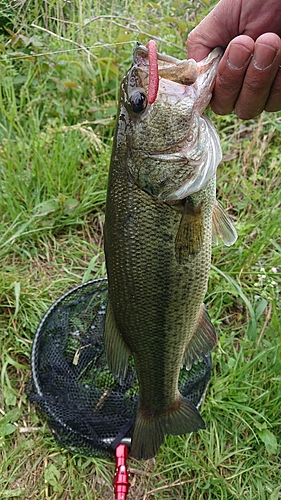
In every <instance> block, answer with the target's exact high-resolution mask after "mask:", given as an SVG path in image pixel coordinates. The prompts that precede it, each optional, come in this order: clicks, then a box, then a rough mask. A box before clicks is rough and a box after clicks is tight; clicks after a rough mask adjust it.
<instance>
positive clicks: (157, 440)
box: [131, 394, 205, 460]
mask: <svg viewBox="0 0 281 500" xmlns="http://www.w3.org/2000/svg"><path fill="white" fill-rule="evenodd" d="M199 429H205V424H204V421H203V419H202V417H201V415H200V413H199V411H198V410H197V409H196V407H195V406H194V405H193V404H192V403H190V402H189V401H188V400H187V399H185V398H183V397H182V396H181V395H180V394H179V397H178V399H177V400H176V401H175V404H174V405H173V407H172V408H170V409H169V410H167V411H165V413H161V414H160V415H159V414H158V415H154V414H151V415H149V414H148V412H145V411H142V409H141V408H138V412H137V416H136V421H135V426H134V432H133V438H132V447H131V455H132V456H133V457H135V458H137V459H138V460H141V459H145V460H146V459H148V458H152V457H154V456H155V455H156V453H157V451H158V449H159V448H160V446H161V444H162V443H163V441H164V435H165V434H174V435H179V434H187V433H189V432H197V431H198V430H199Z"/></svg>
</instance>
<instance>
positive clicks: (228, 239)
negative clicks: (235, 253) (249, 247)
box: [212, 201, 238, 247]
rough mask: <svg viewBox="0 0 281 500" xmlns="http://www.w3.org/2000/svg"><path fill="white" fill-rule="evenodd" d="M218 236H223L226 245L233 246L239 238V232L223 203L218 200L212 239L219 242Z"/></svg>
mask: <svg viewBox="0 0 281 500" xmlns="http://www.w3.org/2000/svg"><path fill="white" fill-rule="evenodd" d="M218 236H220V237H221V239H222V240H223V242H224V244H225V245H226V246H228V247H229V246H231V245H233V243H235V241H236V240H237V237H238V236H237V232H236V229H235V227H234V226H233V224H232V221H231V219H230V217H229V216H228V215H227V213H226V212H225V210H224V209H223V207H222V206H221V204H220V203H219V202H218V201H216V202H215V205H214V209H213V226H212V239H213V243H214V244H215V245H217V244H218Z"/></svg>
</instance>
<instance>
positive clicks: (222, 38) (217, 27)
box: [187, 0, 240, 61]
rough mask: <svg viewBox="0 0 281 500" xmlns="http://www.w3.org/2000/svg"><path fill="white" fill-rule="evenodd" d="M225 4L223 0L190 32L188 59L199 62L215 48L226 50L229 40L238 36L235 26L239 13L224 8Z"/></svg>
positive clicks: (233, 9)
mask: <svg viewBox="0 0 281 500" xmlns="http://www.w3.org/2000/svg"><path fill="white" fill-rule="evenodd" d="M239 3H240V2H237V4H239ZM226 4H227V2H226V1H225V0H221V2H219V3H218V4H217V5H216V7H215V8H214V9H213V10H212V11H211V12H210V14H208V15H207V16H206V17H205V19H203V20H202V21H201V22H200V23H199V24H198V26H196V28H194V29H193V30H192V31H191V33H190V34H189V36H188V40H187V50H188V57H189V58H193V59H195V60H196V61H200V60H202V59H204V57H206V56H207V55H208V54H209V53H210V52H211V50H212V49H214V48H215V47H223V48H226V47H227V45H228V43H229V42H230V40H232V38H234V37H235V36H236V35H238V33H236V30H235V26H236V27H237V25H238V19H237V16H238V17H239V13H238V12H235V10H236V9H235V7H233V8H232V9H231V10H230V9H229V8H226ZM234 6H235V4H234ZM235 18H236V19H235Z"/></svg>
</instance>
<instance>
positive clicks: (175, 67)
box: [105, 45, 237, 459]
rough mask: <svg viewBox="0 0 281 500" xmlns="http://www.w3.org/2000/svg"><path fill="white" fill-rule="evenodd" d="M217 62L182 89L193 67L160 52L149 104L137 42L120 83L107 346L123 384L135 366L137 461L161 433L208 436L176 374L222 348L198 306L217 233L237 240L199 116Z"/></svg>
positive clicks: (208, 130) (109, 215) (214, 140)
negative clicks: (154, 89)
mask: <svg viewBox="0 0 281 500" xmlns="http://www.w3.org/2000/svg"><path fill="white" fill-rule="evenodd" d="M220 56H221V49H215V50H214V51H213V52H212V53H211V54H210V55H209V56H208V57H207V58H206V59H204V60H203V61H202V62H200V63H198V64H197V65H196V74H195V76H194V77H193V78H191V81H189V78H188V75H187V78H186V82H187V83H182V82H185V78H184V72H186V73H187V74H189V73H190V67H191V66H192V67H193V69H194V64H196V63H195V62H194V61H189V63H186V61H185V62H183V61H180V60H178V59H175V58H170V57H168V56H165V55H164V54H157V66H158V68H156V70H157V69H158V75H157V79H158V80H157V86H158V82H159V88H158V91H157V96H156V95H155V97H154V102H151V103H150V102H148V101H149V100H148V93H149V92H150V90H151V89H149V85H150V84H151V82H150V81H149V80H150V77H151V71H150V69H151V68H150V62H151V58H150V57H149V55H148V50H147V48H146V47H143V46H141V45H139V46H137V47H136V49H135V51H134V58H133V64H132V67H131V68H130V70H129V71H128V73H127V75H126V76H125V78H124V79H123V81H122V84H121V91H120V103H119V112H118V120H117V128H116V134H115V141H114V145H113V150H112V158H111V165H110V172H109V180H108V192H107V202H106V219H105V254H106V265H107V273H108V289H109V301H108V306H107V312H106V321H105V348H106V353H107V359H108V364H109V367H110V369H111V370H112V372H113V374H114V375H115V376H116V377H117V378H118V379H119V381H121V382H122V380H123V378H124V377H125V375H126V370H127V366H128V360H129V356H130V355H132V356H133V357H134V362H135V366H136V371H137V375H138V380H139V391H140V394H139V405H138V411H137V415H136V420H135V424H134V431H133V436H132V447H131V454H132V455H133V456H134V457H136V458H138V459H141V458H142V459H143V458H149V457H152V456H154V455H155V454H156V452H157V450H158V449H159V447H160V445H161V443H162V442H163V439H164V435H165V434H185V433H188V432H196V431H198V430H199V429H203V428H204V421H203V420H202V417H201V416H200V414H199V412H198V410H197V409H196V408H195V406H193V405H192V404H191V403H190V402H188V401H187V400H186V399H185V398H184V397H182V396H181V394H180V393H179V390H178V377H179V372H180V369H181V366H183V365H186V367H187V368H189V367H190V366H191V365H192V364H193V363H196V362H197V361H198V360H200V359H202V356H204V355H207V354H208V353H210V351H211V350H212V348H213V347H214V346H215V344H216V341H217V338H216V333H215V330H214V327H213V325H212V324H211V321H210V319H209V316H208V314H207V311H206V308H205V306H204V304H203V300H204V297H205V293H206V290H207V283H208V277H209V271H210V263H211V246H212V241H217V238H218V235H220V236H221V237H222V239H223V240H224V242H225V243H226V244H227V245H230V244H232V243H233V242H234V241H235V240H236V237H237V235H236V232H235V229H234V227H233V226H232V223H231V221H230V219H229V218H228V216H227V215H226V214H225V212H224V211H223V209H222V207H221V205H219V204H218V202H217V201H216V169H217V166H218V164H219V162H220V160H221V148H220V143H219V138H218V135H217V133H216V131H215V129H214V127H213V125H212V124H211V122H210V121H209V120H208V119H207V118H206V117H205V116H203V112H204V110H205V109H206V107H207V106H208V103H209V101H210V98H211V92H212V87H213V83H214V78H215V74H216V68H217V65H218V62H219V59H220ZM190 65H191V66H190ZM179 73H180V76H179ZM154 79H155V75H154ZM194 80H195V81H194ZM192 82H193V83H192ZM150 94H151V92H150ZM150 100H151V99H150ZM151 101H153V100H151Z"/></svg>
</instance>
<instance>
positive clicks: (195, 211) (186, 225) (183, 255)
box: [175, 198, 203, 264]
mask: <svg viewBox="0 0 281 500" xmlns="http://www.w3.org/2000/svg"><path fill="white" fill-rule="evenodd" d="M202 245H203V214H202V204H201V203H200V204H199V205H194V203H192V201H190V200H189V199H188V198H187V199H186V202H185V206H184V210H183V213H182V217H181V221H180V225H179V228H178V232H177V235H176V240H175V252H176V259H177V261H178V263H179V264H184V262H185V261H186V260H187V258H188V257H189V256H192V255H196V254H198V253H199V252H200V250H201V248H202Z"/></svg>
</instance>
